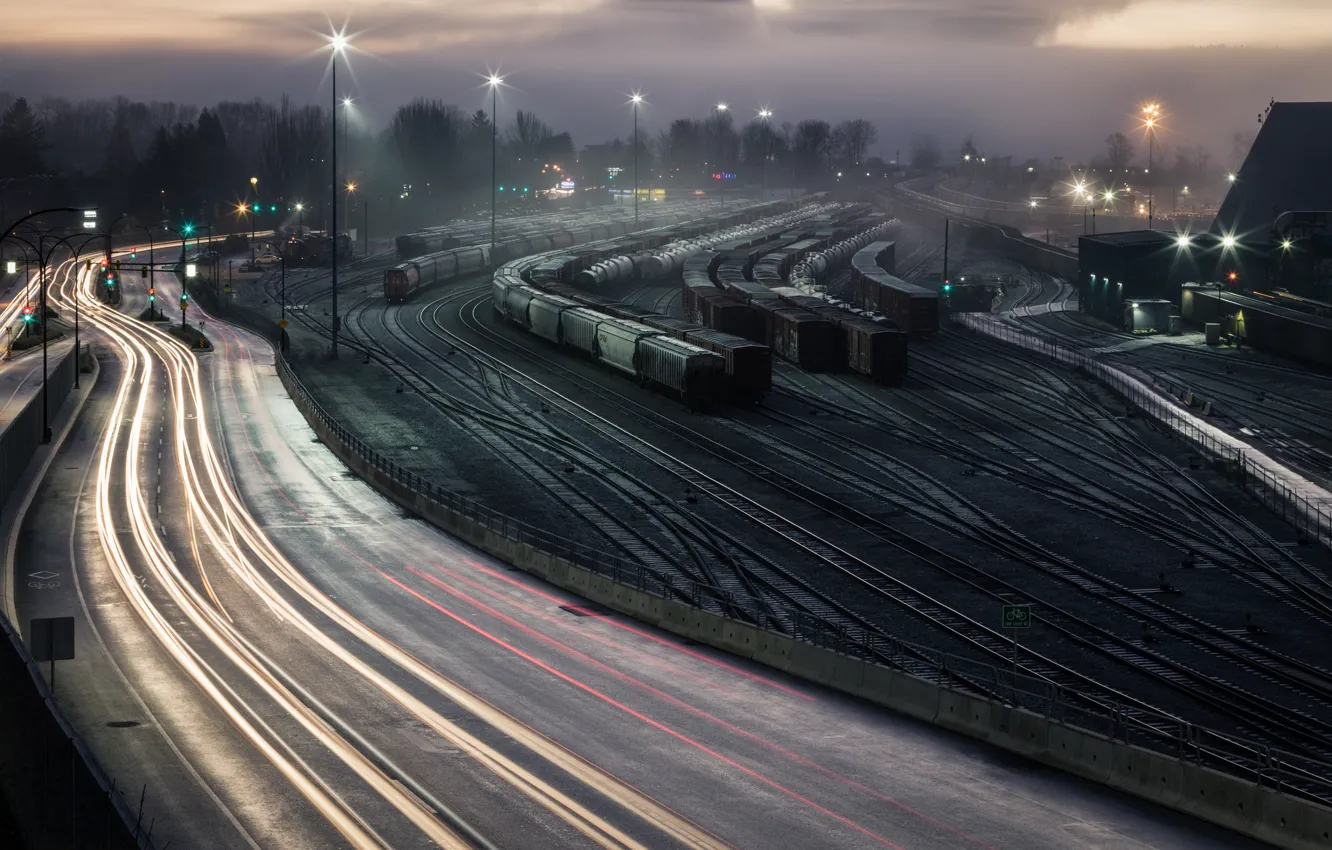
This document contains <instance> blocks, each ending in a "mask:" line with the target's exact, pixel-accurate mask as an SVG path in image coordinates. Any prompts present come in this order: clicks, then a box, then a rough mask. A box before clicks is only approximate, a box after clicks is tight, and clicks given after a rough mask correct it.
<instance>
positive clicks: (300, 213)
mask: <svg viewBox="0 0 1332 850" xmlns="http://www.w3.org/2000/svg"><path fill="white" fill-rule="evenodd" d="M296 233H297V235H303V234H304V233H305V204H297V205H296Z"/></svg>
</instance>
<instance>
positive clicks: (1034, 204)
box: [1030, 201, 1036, 209]
mask: <svg viewBox="0 0 1332 850" xmlns="http://www.w3.org/2000/svg"><path fill="white" fill-rule="evenodd" d="M1030 206H1031V208H1032V209H1036V202H1035V201H1032V202H1031V204H1030Z"/></svg>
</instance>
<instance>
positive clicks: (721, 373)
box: [491, 271, 730, 410]
mask: <svg viewBox="0 0 1332 850" xmlns="http://www.w3.org/2000/svg"><path fill="white" fill-rule="evenodd" d="M493 286H494V291H493V293H492V296H491V297H492V300H493V303H494V305H495V309H496V310H497V311H498V312H499V313H500V315H501V316H503V317H504V318H505V319H507V320H508V321H510V322H512V323H513V324H515V325H518V326H519V327H521V328H523V329H524V330H526V331H528V332H530V333H532V334H535V335H536V336H539V337H541V338H542V339H544V340H546V341H547V342H550V343H551V344H553V345H558V346H560V347H561V348H565V349H568V350H571V351H575V352H577V353H579V354H581V355H583V356H585V357H588V358H590V359H592V360H594V361H596V362H597V363H600V364H602V365H603V366H606V367H608V368H610V369H611V370H613V371H616V372H619V373H621V374H623V375H625V376H627V377H630V378H633V379H635V380H637V381H638V382H639V384H640V385H642V386H646V387H652V388H654V389H657V390H660V391H664V392H666V393H668V394H670V395H672V396H675V397H678V398H679V399H681V400H682V401H684V402H685V404H687V405H688V406H689V408H690V409H691V410H711V409H715V408H717V407H720V406H721V405H722V404H724V403H725V401H726V399H727V396H728V390H729V383H730V382H729V379H728V377H727V374H726V366H727V363H726V360H725V359H724V358H723V357H722V356H721V355H719V354H716V353H714V352H712V351H709V350H708V349H706V348H701V347H699V346H697V345H693V344H691V343H689V342H686V341H684V340H681V339H676V338H675V337H674V336H671V335H670V334H667V333H664V332H662V331H661V330H659V329H657V328H654V327H651V326H649V325H646V324H643V323H641V322H634V321H629V320H627V319H621V318H617V317H615V316H610V315H607V314H605V313H601V312H598V311H596V310H591V309H588V308H587V307H584V306H583V305H581V304H579V303H578V302H577V301H574V300H572V299H569V298H564V297H562V296H560V295H556V294H554V293H550V292H543V291H541V290H539V289H536V288H534V287H531V286H528V285H527V284H526V283H524V281H523V279H522V277H521V276H519V275H518V274H515V273H513V272H509V271H500V272H498V273H496V275H495V279H494V284H493Z"/></svg>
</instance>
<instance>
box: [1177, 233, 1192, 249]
mask: <svg viewBox="0 0 1332 850" xmlns="http://www.w3.org/2000/svg"><path fill="white" fill-rule="evenodd" d="M1175 244H1176V245H1178V246H1179V247H1181V248H1187V247H1189V246H1190V245H1192V244H1193V240H1191V239H1189V237H1188V236H1187V235H1184V234H1181V235H1180V236H1179V238H1177V239H1176V240H1175Z"/></svg>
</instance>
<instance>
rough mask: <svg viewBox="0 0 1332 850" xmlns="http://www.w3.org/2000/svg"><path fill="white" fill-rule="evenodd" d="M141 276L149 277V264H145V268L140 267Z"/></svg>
mask: <svg viewBox="0 0 1332 850" xmlns="http://www.w3.org/2000/svg"><path fill="white" fill-rule="evenodd" d="M139 277H142V278H147V277H148V267H147V266H144V267H143V268H141V269H139Z"/></svg>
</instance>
